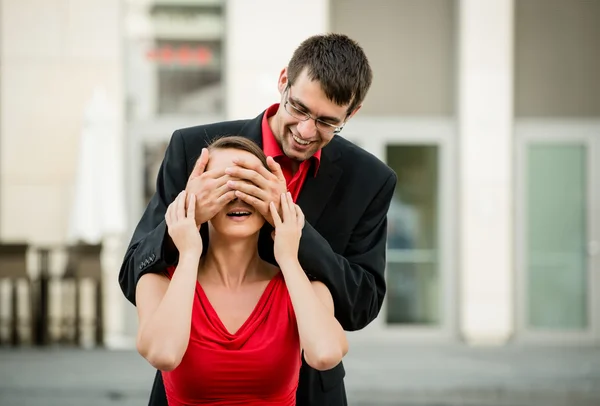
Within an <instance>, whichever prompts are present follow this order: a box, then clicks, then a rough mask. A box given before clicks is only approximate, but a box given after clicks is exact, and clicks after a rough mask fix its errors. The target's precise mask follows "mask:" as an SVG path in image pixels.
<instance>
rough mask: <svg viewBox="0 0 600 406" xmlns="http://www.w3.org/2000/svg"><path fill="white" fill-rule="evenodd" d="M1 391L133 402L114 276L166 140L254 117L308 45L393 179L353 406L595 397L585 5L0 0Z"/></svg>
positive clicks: (596, 65) (598, 22)
mask: <svg viewBox="0 0 600 406" xmlns="http://www.w3.org/2000/svg"><path fill="white" fill-rule="evenodd" d="M0 29H1V30H0V35H1V38H0V46H1V49H0V168H1V176H0V405H2V406H13V405H16V406H18V405H27V406H29V405H32V406H37V405H63V406H64V405H80V404H84V403H85V404H87V405H88V406H95V405H141V404H147V399H148V394H149V391H150V388H151V383H152V380H153V372H154V371H153V370H152V368H151V367H150V366H149V365H148V364H147V363H146V362H145V361H144V360H143V359H142V358H141V357H140V356H139V355H137V353H136V352H135V334H136V328H137V317H136V313H135V308H134V307H133V306H132V305H131V304H130V303H128V302H127V301H126V300H125V299H124V297H123V295H122V293H121V291H120V288H119V286H118V282H117V275H118V272H119V267H120V265H121V261H122V259H123V254H124V252H125V249H126V247H127V244H128V242H129V239H130V237H131V234H132V232H133V229H134V227H135V225H136V224H137V222H138V220H139V218H140V216H141V214H142V212H143V210H144V208H145V205H146V203H147V202H148V200H149V198H150V196H151V195H152V193H153V191H154V183H155V179H156V174H157V170H158V166H159V165H160V163H161V160H162V157H163V154H164V150H165V148H166V144H167V143H168V141H169V139H170V136H171V134H172V133H173V131H174V130H176V129H178V128H181V127H185V126H191V125H197V124H204V123H209V122H214V121H220V120H227V119H240V118H252V117H255V116H256V115H258V114H259V113H261V112H262V111H263V110H264V109H265V108H266V107H268V106H269V105H270V104H272V103H274V102H277V101H278V100H279V97H278V93H277V86H276V85H277V78H278V75H279V73H280V71H281V69H282V68H283V67H285V66H286V64H287V61H288V60H289V58H290V56H291V54H292V52H293V51H294V49H295V48H296V46H298V45H299V43H300V42H301V41H302V40H304V39H305V38H306V37H308V36H310V35H313V34H317V33H323V32H328V31H334V32H341V33H345V34H347V35H349V36H351V37H353V38H354V39H355V40H357V41H358V42H359V43H360V44H361V45H362V46H363V47H364V49H365V51H366V53H367V55H368V57H369V58H370V61H371V64H372V68H373V70H374V75H375V76H374V81H373V86H372V88H371V91H370V93H369V95H368V96H367V99H366V100H365V103H364V105H363V107H362V109H361V110H360V112H359V113H358V114H357V116H355V118H353V119H352V120H351V122H350V123H349V124H348V125H347V127H346V128H345V129H344V131H343V132H342V134H341V136H343V137H345V138H347V139H349V140H351V141H352V142H354V143H356V144H357V145H359V146H361V147H362V148H364V149H366V150H367V151H369V152H371V153H372V154H374V155H375V156H377V157H378V158H379V159H381V160H382V161H384V162H386V163H387V164H388V165H389V166H390V167H391V168H393V169H394V170H395V172H396V173H397V175H398V185H397V189H396V193H395V196H394V200H393V202H392V205H391V208H390V212H389V230H388V231H389V235H388V238H389V240H388V254H387V259H388V262H387V263H388V266H387V271H386V272H387V281H388V293H387V296H386V301H385V304H384V307H383V309H382V311H381V313H380V315H379V317H378V318H377V319H376V320H375V321H374V322H373V323H371V325H369V326H368V327H367V328H366V329H364V330H363V331H360V332H353V333H350V334H349V336H350V340H351V349H350V353H349V354H348V356H347V357H346V360H345V361H344V363H345V365H346V373H347V375H346V386H347V390H348V394H349V400H350V404H351V405H406V406H407V405H437V406H439V405H495V406H499V405H519V406H527V405H600V255H599V252H600V80H599V74H600V1H598V0H370V1H367V0H304V1H297V0H296V1H293V0H253V1H249V0H1V1H0Z"/></svg>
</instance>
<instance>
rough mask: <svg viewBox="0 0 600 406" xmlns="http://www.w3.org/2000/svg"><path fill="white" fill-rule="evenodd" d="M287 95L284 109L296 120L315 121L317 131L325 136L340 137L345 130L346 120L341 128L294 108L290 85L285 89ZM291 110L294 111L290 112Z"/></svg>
mask: <svg viewBox="0 0 600 406" xmlns="http://www.w3.org/2000/svg"><path fill="white" fill-rule="evenodd" d="M285 93H287V98H286V100H285V103H284V104H283V108H284V109H285V111H286V112H287V113H288V114H289V115H290V116H292V117H294V118H295V119H296V120H300V121H308V120H314V122H315V127H316V128H317V131H319V132H321V133H325V134H332V135H338V134H339V133H340V132H341V131H342V130H343V129H344V126H345V125H346V119H344V121H342V124H341V125H339V126H337V125H333V124H329V123H326V122H325V121H323V120H321V119H319V118H316V117H313V116H312V114H310V113H309V112H306V111H302V110H299V109H298V108H297V107H294V106H293V105H292V104H290V96H291V86H289V85H288V86H287V87H286V88H285ZM288 106H289V107H288ZM290 109H291V110H292V111H290ZM346 118H347V116H346Z"/></svg>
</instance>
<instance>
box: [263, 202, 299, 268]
mask: <svg viewBox="0 0 600 406" xmlns="http://www.w3.org/2000/svg"><path fill="white" fill-rule="evenodd" d="M280 202H281V212H282V216H281V217H279V213H277V209H276V208H275V203H273V202H271V203H270V205H269V207H270V209H271V216H273V222H274V223H275V232H274V235H273V240H274V244H273V251H274V254H275V260H276V261H277V263H278V264H279V266H280V267H282V266H283V265H282V264H283V263H284V262H288V261H298V248H299V246H300V238H301V237H302V228H304V213H302V210H301V209H300V206H298V205H297V204H295V203H294V201H293V200H292V195H291V194H290V192H287V193H283V194H282V195H281V199H280Z"/></svg>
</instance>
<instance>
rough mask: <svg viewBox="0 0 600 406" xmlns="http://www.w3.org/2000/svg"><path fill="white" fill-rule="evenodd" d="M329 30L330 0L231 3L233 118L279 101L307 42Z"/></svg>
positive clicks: (228, 71)
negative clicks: (289, 69) (284, 78)
mask: <svg viewBox="0 0 600 406" xmlns="http://www.w3.org/2000/svg"><path fill="white" fill-rule="evenodd" d="M328 26H329V1H328V0H305V1H302V2H298V1H293V0H255V1H248V0H229V1H228V2H227V39H226V41H227V58H226V61H225V63H226V86H227V97H226V100H227V102H226V103H227V109H226V112H227V113H226V114H227V117H228V118H230V119H240V118H250V117H254V116H256V115H257V114H258V113H260V112H261V111H262V110H264V109H265V108H267V107H268V106H270V105H271V104H273V103H275V102H277V101H279V94H278V92H277V78H278V77H279V73H280V72H281V69H283V68H284V67H285V66H286V65H287V63H288V61H289V59H290V57H291V56H292V53H293V52H294V50H295V49H296V47H297V46H298V45H299V44H300V43H301V42H302V41H303V40H304V39H306V38H308V37H309V36H311V35H314V34H321V33H324V32H326V31H327V30H328Z"/></svg>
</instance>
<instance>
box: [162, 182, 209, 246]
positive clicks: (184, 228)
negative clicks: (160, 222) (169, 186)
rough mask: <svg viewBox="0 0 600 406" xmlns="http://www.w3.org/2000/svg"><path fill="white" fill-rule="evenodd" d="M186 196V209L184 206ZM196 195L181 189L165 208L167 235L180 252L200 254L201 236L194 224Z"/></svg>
mask: <svg viewBox="0 0 600 406" xmlns="http://www.w3.org/2000/svg"><path fill="white" fill-rule="evenodd" d="M186 198H187V200H188V201H187V210H186V208H185V206H186V204H185V203H186ZM195 212H196V196H195V195H194V194H193V193H191V194H189V196H188V194H187V193H186V191H185V190H184V191H182V192H181V193H179V195H178V196H177V197H176V198H175V200H174V201H173V203H171V204H170V205H169V207H168V208H167V213H166V214H165V221H166V223H167V227H168V232H169V236H171V239H172V240H173V243H174V244H175V247H177V250H178V251H179V255H180V256H181V255H182V254H196V255H198V256H200V255H201V254H202V237H201V236H200V229H199V228H198V226H197V225H196V220H195Z"/></svg>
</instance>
